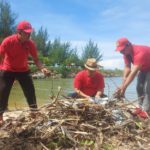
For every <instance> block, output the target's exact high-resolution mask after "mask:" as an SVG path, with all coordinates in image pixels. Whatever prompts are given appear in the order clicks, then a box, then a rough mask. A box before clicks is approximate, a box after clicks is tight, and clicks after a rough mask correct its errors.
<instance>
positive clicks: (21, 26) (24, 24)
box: [17, 21, 33, 33]
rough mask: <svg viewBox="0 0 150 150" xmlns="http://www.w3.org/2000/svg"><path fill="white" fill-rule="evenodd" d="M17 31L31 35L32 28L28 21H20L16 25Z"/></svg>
mask: <svg viewBox="0 0 150 150" xmlns="http://www.w3.org/2000/svg"><path fill="white" fill-rule="evenodd" d="M17 30H23V31H24V32H26V33H31V32H32V31H33V28H32V26H31V24H30V23H29V22H28V21H21V22H19V23H18V25H17Z"/></svg>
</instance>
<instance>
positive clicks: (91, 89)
mask: <svg viewBox="0 0 150 150" xmlns="http://www.w3.org/2000/svg"><path fill="white" fill-rule="evenodd" d="M84 66H85V68H86V69H85V70H82V71H80V72H79V73H78V74H77V75H76V76H75V79H74V89H75V93H73V94H72V95H70V96H71V97H74V98H79V97H83V98H87V99H89V98H90V97H97V98H100V97H102V96H103V93H104V78H103V75H102V74H101V73H99V72H98V65H97V62H96V59H94V58H89V59H88V60H87V62H86V63H85V65H84Z"/></svg>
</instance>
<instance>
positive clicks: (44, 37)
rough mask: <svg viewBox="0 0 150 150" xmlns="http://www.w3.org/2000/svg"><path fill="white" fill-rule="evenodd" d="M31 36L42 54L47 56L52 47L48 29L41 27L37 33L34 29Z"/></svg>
mask: <svg viewBox="0 0 150 150" xmlns="http://www.w3.org/2000/svg"><path fill="white" fill-rule="evenodd" d="M31 36H32V39H33V40H34V41H35V43H36V45H37V48H38V50H39V52H40V54H41V55H42V56H47V55H48V51H49V48H50V41H48V32H47V29H43V27H41V28H40V29H39V31H38V32H37V33H36V32H35V31H34V32H33V33H32V35H31Z"/></svg>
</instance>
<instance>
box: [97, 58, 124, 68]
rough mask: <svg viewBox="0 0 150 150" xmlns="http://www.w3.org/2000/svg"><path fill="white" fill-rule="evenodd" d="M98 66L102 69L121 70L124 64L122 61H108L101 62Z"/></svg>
mask: <svg viewBox="0 0 150 150" xmlns="http://www.w3.org/2000/svg"><path fill="white" fill-rule="evenodd" d="M100 64H101V65H102V66H103V67H104V69H116V68H117V69H123V68H124V62H123V59H109V60H103V61H102V62H100Z"/></svg>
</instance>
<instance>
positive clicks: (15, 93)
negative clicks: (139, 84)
mask: <svg viewBox="0 0 150 150" xmlns="http://www.w3.org/2000/svg"><path fill="white" fill-rule="evenodd" d="M121 81H122V78H121V77H112V78H105V94H107V95H108V96H109V97H111V96H112V94H113V92H114V91H115V89H116V88H117V86H119V85H120V84H121ZM34 85H35V90H36V97H37V103H38V105H39V106H41V105H43V104H45V103H48V102H50V96H51V95H53V94H54V95H56V94H57V93H58V86H60V87H61V88H62V90H61V93H60V95H62V94H65V95H66V94H67V93H69V92H72V91H73V79H54V80H52V79H50V78H49V79H40V80H34ZM126 97H127V99H130V100H135V99H136V98H137V96H136V80H134V81H133V82H132V84H131V85H130V86H129V87H128V89H127V91H126ZM27 106H28V105H27V103H26V100H25V97H24V95H23V92H22V89H21V88H20V85H19V83H18V82H16V83H15V84H14V85H13V88H12V90H11V93H10V97H9V108H10V107H11V108H21V107H27Z"/></svg>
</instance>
